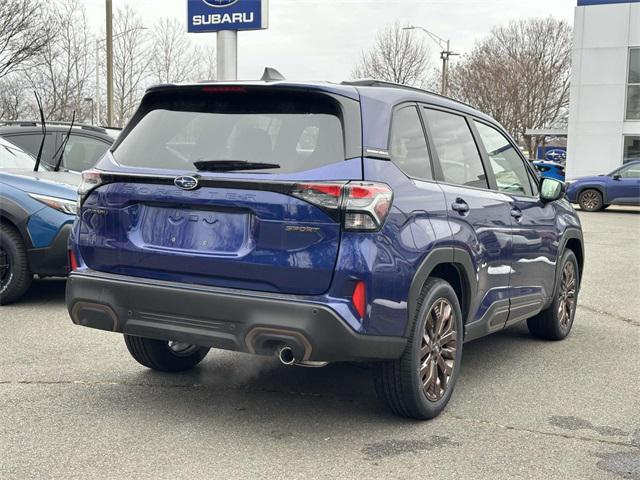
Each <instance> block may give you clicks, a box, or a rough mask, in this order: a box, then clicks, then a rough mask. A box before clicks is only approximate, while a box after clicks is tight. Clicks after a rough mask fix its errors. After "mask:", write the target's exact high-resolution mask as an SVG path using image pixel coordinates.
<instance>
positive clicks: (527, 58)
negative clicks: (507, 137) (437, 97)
mask: <svg viewBox="0 0 640 480" xmlns="http://www.w3.org/2000/svg"><path fill="white" fill-rule="evenodd" d="M570 73H571V27H570V26H569V24H568V23H567V22H565V21H563V20H557V19H554V18H551V17H549V18H544V19H527V20H519V21H514V22H512V23H510V24H509V25H507V26H505V27H499V28H495V29H494V30H492V32H491V34H490V35H489V36H488V37H487V38H485V39H483V40H481V41H479V42H477V43H476V45H475V47H474V49H473V51H472V52H471V53H470V54H469V55H466V56H465V57H463V58H462V59H461V60H460V61H459V62H458V63H457V64H456V65H455V66H454V67H453V69H452V71H451V75H450V88H451V93H452V96H454V97H455V98H458V99H460V100H462V101H465V102H468V103H471V104H473V105H474V106H476V107H477V108H479V109H480V110H482V111H485V112H487V113H488V114H490V115H492V116H493V117H495V118H496V119H497V120H498V121H499V122H501V123H502V124H503V125H504V126H505V128H506V129H507V130H509V132H510V133H511V134H512V135H513V136H514V137H516V138H517V139H519V140H520V139H523V140H525V141H526V143H527V145H528V148H529V151H530V152H533V151H535V149H536V147H537V145H538V144H539V143H540V142H541V141H542V139H541V138H536V137H533V138H531V137H527V136H526V135H525V130H526V129H527V128H548V127H556V126H561V125H563V124H565V123H566V119H567V112H568V106H569V80H570Z"/></svg>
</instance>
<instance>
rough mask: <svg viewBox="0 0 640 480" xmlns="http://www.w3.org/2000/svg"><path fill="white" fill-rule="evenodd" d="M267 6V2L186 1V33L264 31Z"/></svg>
mask: <svg viewBox="0 0 640 480" xmlns="http://www.w3.org/2000/svg"><path fill="white" fill-rule="evenodd" d="M268 6H269V1H268V0H187V25H188V31H189V32H190V33H198V32H218V31H221V30H261V29H265V28H267V27H268V20H269V16H268V12H269V9H268Z"/></svg>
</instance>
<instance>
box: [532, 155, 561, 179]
mask: <svg viewBox="0 0 640 480" xmlns="http://www.w3.org/2000/svg"><path fill="white" fill-rule="evenodd" d="M532 163H533V166H534V167H535V168H536V170H538V172H540V176H541V177H549V178H555V179H556V180H560V181H561V182H564V165H563V164H561V163H556V162H549V161H547V160H534V161H533V162H532Z"/></svg>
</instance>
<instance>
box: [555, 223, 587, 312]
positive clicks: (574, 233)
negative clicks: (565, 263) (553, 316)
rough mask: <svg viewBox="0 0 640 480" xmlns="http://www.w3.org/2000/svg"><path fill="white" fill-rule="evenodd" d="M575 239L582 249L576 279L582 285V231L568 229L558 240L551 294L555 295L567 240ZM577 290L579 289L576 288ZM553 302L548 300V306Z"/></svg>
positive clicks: (572, 228) (573, 228)
mask: <svg viewBox="0 0 640 480" xmlns="http://www.w3.org/2000/svg"><path fill="white" fill-rule="evenodd" d="M572 239H576V240H578V241H579V242H580V247H581V248H582V265H578V267H579V268H580V269H581V271H579V272H578V277H579V278H580V280H581V281H580V285H582V274H583V273H584V239H583V236H582V231H581V230H580V229H579V228H575V227H568V228H567V229H566V230H565V231H564V233H563V234H562V238H561V239H560V244H559V245H558V260H557V261H556V273H555V278H554V281H553V294H554V295H555V291H556V287H557V286H558V282H559V281H560V273H561V269H560V260H561V259H562V256H563V255H564V252H565V250H566V249H567V243H568V242H569V240H572ZM578 288H579V287H578ZM551 301H553V297H551V298H550V299H548V302H547V303H548V304H550V302H551Z"/></svg>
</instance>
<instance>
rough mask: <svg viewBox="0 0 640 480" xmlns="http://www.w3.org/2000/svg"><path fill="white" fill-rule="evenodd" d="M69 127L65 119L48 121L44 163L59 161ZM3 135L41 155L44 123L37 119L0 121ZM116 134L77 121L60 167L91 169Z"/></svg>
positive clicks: (1, 134)
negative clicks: (63, 121) (39, 152)
mask: <svg viewBox="0 0 640 480" xmlns="http://www.w3.org/2000/svg"><path fill="white" fill-rule="evenodd" d="M69 127H70V124H65V123H58V122H56V123H47V136H46V140H45V143H44V148H43V150H42V164H44V165H48V166H54V165H55V164H56V161H57V159H58V156H59V155H60V146H61V145H62V143H63V142H64V139H65V137H66V135H67V132H68V131H69ZM116 132H117V131H116ZM0 137H4V138H6V139H7V140H9V141H10V142H11V143H14V144H15V145H18V146H19V147H20V148H22V149H23V150H25V151H27V152H29V153H31V154H32V155H33V156H37V155H38V149H39V148H40V143H41V141H42V125H41V123H40V122H34V121H15V122H0ZM115 137H116V135H115V134H114V133H113V132H112V131H108V130H107V129H105V128H102V127H95V126H92V125H82V124H77V125H74V126H73V128H71V134H70V135H69V140H68V142H67V145H66V147H65V149H64V152H63V155H62V163H61V165H60V168H62V169H64V170H71V171H74V172H82V171H84V170H88V169H90V168H91V167H93V166H94V165H95V164H96V162H97V161H98V160H99V159H100V158H101V157H102V155H104V153H105V152H106V151H107V150H108V149H109V147H111V144H112V143H113V142H114V140H115Z"/></svg>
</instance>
